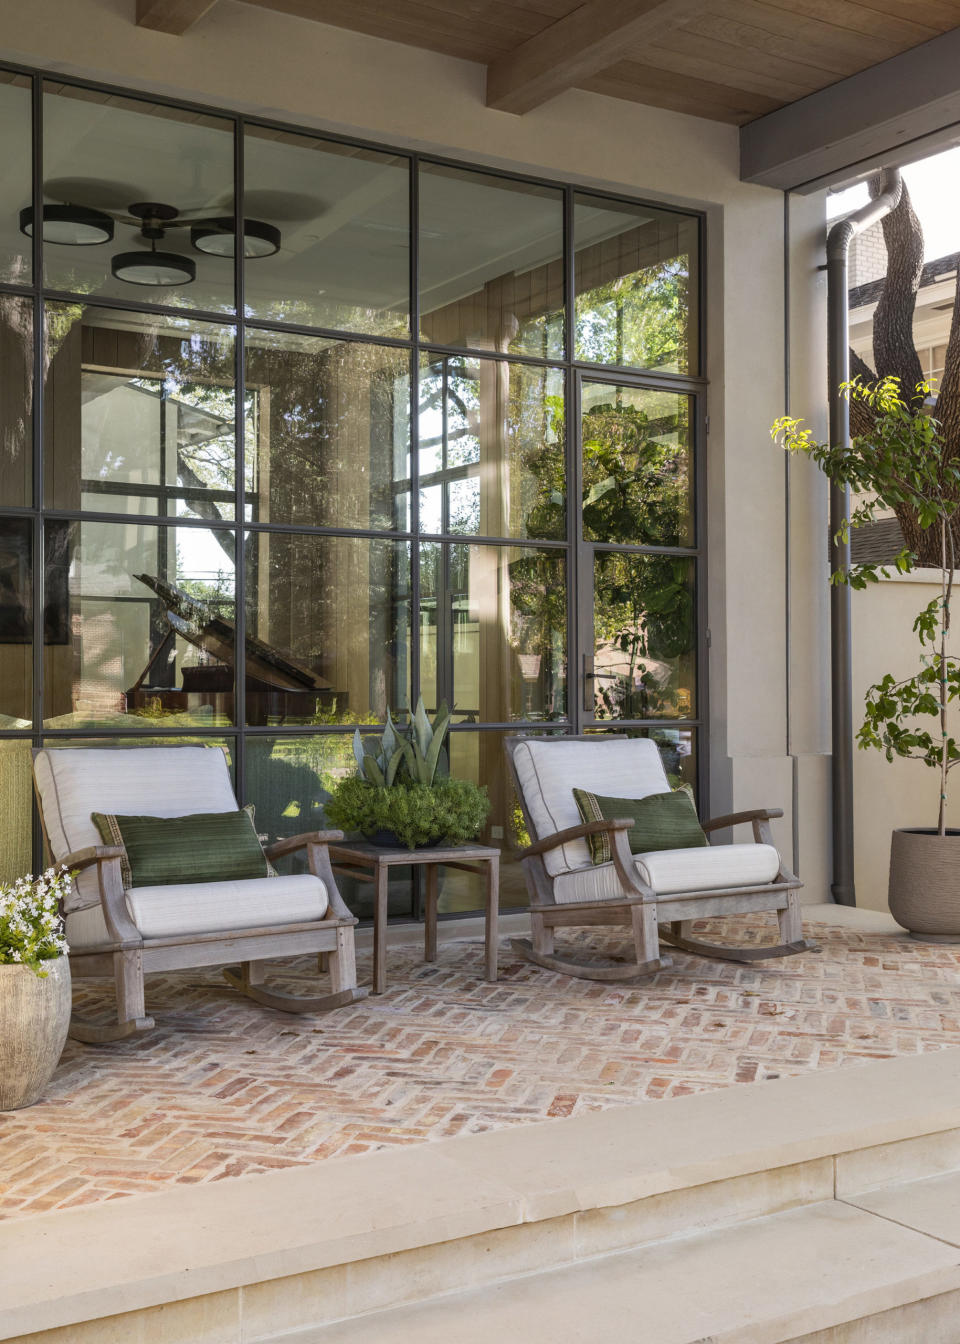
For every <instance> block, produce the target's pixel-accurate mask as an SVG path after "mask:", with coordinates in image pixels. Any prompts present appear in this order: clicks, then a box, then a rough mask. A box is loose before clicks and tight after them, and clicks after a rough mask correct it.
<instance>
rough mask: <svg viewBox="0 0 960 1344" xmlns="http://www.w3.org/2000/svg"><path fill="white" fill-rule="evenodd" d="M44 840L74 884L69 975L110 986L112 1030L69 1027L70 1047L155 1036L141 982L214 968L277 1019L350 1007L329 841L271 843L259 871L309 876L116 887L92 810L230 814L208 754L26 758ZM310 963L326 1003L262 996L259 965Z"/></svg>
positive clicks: (322, 834) (344, 927)
mask: <svg viewBox="0 0 960 1344" xmlns="http://www.w3.org/2000/svg"><path fill="white" fill-rule="evenodd" d="M33 757H34V763H33V769H34V783H35V788H36V792H37V798H38V802H39V806H40V815H41V820H42V823H43V831H44V838H45V839H46V842H47V846H48V848H49V851H50V854H51V856H52V859H53V862H54V863H56V864H58V865H59V864H65V865H66V866H67V867H68V868H70V869H71V870H72V871H74V872H75V873H76V874H77V877H76V882H75V884H74V889H73V892H72V895H71V898H70V903H69V905H68V906H67V908H66V909H65V911H64V914H65V917H66V933H67V941H68V943H69V945H70V967H71V971H72V973H73V975H74V976H77V977H79V978H83V977H86V976H99V977H113V978H114V980H115V982H116V988H117V1021H116V1023H111V1024H104V1025H101V1024H99V1023H94V1022H88V1021H83V1020H81V1019H79V1018H76V1017H74V1018H73V1019H72V1020H71V1024H70V1035H71V1037H73V1039H74V1040H79V1041H87V1042H105V1041H115V1040H119V1039H121V1038H123V1037H125V1036H132V1035H134V1034H135V1033H138V1032H143V1031H148V1030H149V1029H150V1028H152V1027H153V1026H154V1022H153V1019H152V1018H150V1017H148V1016H147V1013H146V1005H145V1001H144V975H145V973H146V972H148V971H168V970H178V969H182V968H188V967H191V968H192V967H200V966H215V965H219V964H221V963H223V962H228V961H230V960H231V959H233V958H238V959H239V962H240V965H239V966H238V967H233V968H230V969H227V970H224V972H223V974H224V976H225V978H226V980H227V981H228V983H229V984H231V985H232V986H234V988H236V989H238V990H239V991H240V992H241V993H242V994H245V995H247V997H248V998H251V999H254V1000H255V1001H256V1002H257V1003H261V1004H264V1005H265V1006H266V1007H269V1008H277V1009H280V1010H281V1011H283V1012H287V1013H318V1012H326V1011H328V1010H330V1009H333V1008H340V1007H343V1006H344V1005H345V1004H348V1003H353V1002H354V1001H355V1000H357V999H360V998H363V997H364V996H365V995H366V993H367V991H366V990H365V989H358V988H357V972H356V963H355V957H354V928H355V926H356V923H357V921H356V919H355V918H354V917H353V915H351V913H350V911H349V910H348V909H347V907H346V905H345V904H344V902H343V899H342V898H341V896H340V893H339V891H338V890H337V884H336V879H335V878H334V875H333V870H332V868H331V866H330V859H329V855H328V852H327V846H328V845H329V844H331V843H336V841H338V840H341V839H342V838H343V837H342V835H341V833H340V832H339V831H312V832H308V833H306V834H304V835H297V836H292V837H290V838H288V839H283V840H279V841H278V842H277V843H276V844H274V845H272V846H270V847H269V848H268V849H266V851H265V853H266V856H267V858H268V859H270V860H273V859H279V858H282V857H284V856H285V855H288V854H293V853H295V852H296V851H300V850H305V851H306V855H307V862H308V866H309V869H310V871H309V873H298V874H295V875H293V876H271V877H258V878H247V879H232V880H228V881H222V882H205V883H180V884H175V885H170V886H154V887H140V888H139V889H138V888H136V887H131V888H129V889H127V890H125V889H124V884H123V869H122V865H121V860H122V859H123V858H124V856H125V852H124V850H123V849H122V848H117V847H115V846H111V845H104V844H103V843H102V839H101V836H100V833H99V832H98V830H97V827H96V825H95V824H94V822H93V820H92V815H91V814H92V813H93V812H103V813H121V814H124V815H136V816H147V817H182V816H189V815H191V814H196V813H211V812H234V811H237V810H238V804H237V800H236V798H235V796H234V793H233V787H232V785H231V782H230V771H229V767H228V765H227V759H226V755H225V753H224V751H223V750H222V749H221V748H216V747H214V748H211V747H202V746H199V747H198V746H171V747H102V748H101V747H94V748H86V747H69V748H61V749H51V748H40V749H37V750H35V751H34V753H33ZM313 954H316V955H317V956H318V957H319V959H320V962H321V963H323V962H324V960H325V961H326V964H327V966H328V969H329V972H330V992H329V993H324V994H318V995H312V996H310V997H302V996H295V995H290V994H285V993H281V992H280V991H278V990H274V989H270V988H268V987H267V986H266V984H265V973H266V968H267V959H270V960H273V959H276V958H281V957H297V956H305V955H313Z"/></svg>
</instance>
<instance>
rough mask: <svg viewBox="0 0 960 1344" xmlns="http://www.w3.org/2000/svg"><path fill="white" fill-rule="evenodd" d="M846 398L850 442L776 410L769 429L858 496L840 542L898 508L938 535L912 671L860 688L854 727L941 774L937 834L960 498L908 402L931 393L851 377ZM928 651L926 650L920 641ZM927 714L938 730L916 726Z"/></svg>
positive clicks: (951, 691)
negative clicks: (852, 415) (863, 429)
mask: <svg viewBox="0 0 960 1344" xmlns="http://www.w3.org/2000/svg"><path fill="white" fill-rule="evenodd" d="M842 390H843V392H844V394H845V395H846V397H847V398H848V400H850V401H859V402H862V403H863V404H864V405H865V406H867V407H868V408H869V409H870V411H871V412H872V417H873V422H874V423H873V426H872V428H871V430H870V432H869V433H868V434H857V435H854V436H853V437H852V438H851V441H850V444H849V446H844V445H838V446H833V445H831V444H827V443H818V442H816V440H815V439H814V438H813V435H812V434H811V432H810V430H809V429H805V428H804V426H803V422H802V420H797V419H793V418H792V417H790V416H784V417H782V418H781V419H780V420H778V421H777V422H776V424H775V425H774V426H773V429H772V431H771V433H772V435H773V437H774V439H775V440H777V441H778V442H779V443H780V444H781V445H782V446H783V447H784V448H785V449H786V450H787V451H788V452H791V453H800V454H802V455H804V456H805V457H809V458H810V459H811V461H813V462H816V463H817V465H818V466H819V467H820V468H821V469H822V470H823V471H824V472H825V473H826V475H827V476H828V477H829V478H830V480H831V481H833V482H834V483H835V484H837V485H841V486H849V487H850V489H851V491H852V492H855V493H856V494H857V495H863V496H865V498H864V499H863V501H862V502H861V503H859V504H858V505H857V507H856V508H855V509H854V510H853V512H852V513H851V515H850V517H849V519H845V520H844V522H843V525H842V527H841V528H840V530H839V532H838V534H837V538H838V540H840V541H843V542H846V541H847V540H848V539H849V535H850V532H851V530H853V529H855V528H858V527H863V526H864V525H865V524H868V523H872V522H873V521H874V520H875V518H876V516H877V513H878V512H879V511H880V510H887V509H893V510H897V509H901V510H903V509H905V510H907V511H908V512H909V513H910V514H912V516H913V517H915V518H916V520H917V522H918V524H919V527H920V528H921V530H923V531H927V530H929V529H934V530H935V535H936V536H937V540H938V541H939V555H940V573H941V591H940V594H939V595H938V596H937V597H935V598H933V599H932V600H931V601H930V602H928V603H927V605H926V606H925V607H924V608H923V609H922V611H920V612H919V613H918V615H917V617H916V619H915V621H914V623H913V630H914V633H915V634H916V636H917V638H918V641H919V643H920V650H921V652H920V655H919V659H920V671H919V672H917V673H916V674H915V675H914V676H912V677H906V678H904V679H903V680H901V681H897V680H896V679H895V678H894V677H893V676H891V675H890V674H889V673H888V674H887V675H886V676H884V677H882V678H881V680H880V681H878V682H877V683H876V684H875V685H873V686H871V687H870V689H869V690H868V691H867V694H866V699H865V705H864V721H863V724H862V725H861V727H860V730H859V732H858V733H857V743H858V745H859V746H860V747H864V748H870V747H872V748H876V749H877V750H880V751H882V752H883V753H884V755H885V756H886V758H887V760H888V761H892V760H893V759H894V757H895V756H900V757H905V758H908V759H911V760H919V761H923V763H924V764H925V765H928V766H931V767H932V768H935V769H937V770H938V771H939V773H940V823H939V824H940V831H941V834H942V833H943V829H944V826H945V803H946V788H947V776H948V772H949V771H950V770H951V769H952V768H953V766H954V765H955V764H956V763H957V762H958V761H960V748H958V746H957V743H956V740H955V738H954V737H953V735H952V734H951V733H950V732H949V731H948V725H947V711H948V707H949V706H950V704H951V703H952V702H953V701H955V700H956V699H957V698H958V696H960V663H958V662H957V660H956V659H954V658H950V657H949V656H948V655H947V636H948V633H949V630H950V600H951V595H952V590H953V574H954V568H955V556H954V543H953V520H954V514H955V513H956V511H957V507H958V502H960V500H958V496H960V466H958V465H957V462H956V461H955V460H954V458H953V457H952V455H951V451H950V448H949V446H948V444H947V442H946V439H945V438H944V436H943V434H942V432H941V429H940V425H939V423H938V422H937V420H936V419H935V417H934V416H932V415H928V414H926V412H925V411H924V410H923V409H922V408H921V409H917V406H918V405H919V404H920V403H922V402H923V401H924V400H925V398H926V397H927V396H928V394H929V392H930V388H929V386H928V385H927V384H926V383H919V384H918V385H917V388H916V397H915V398H914V399H912V400H911V401H910V402H908V401H907V400H905V398H904V397H903V395H902V394H901V389H900V382H899V379H897V378H892V377H891V378H882V379H880V381H879V382H877V383H873V384H864V383H861V382H860V381H859V380H857V379H855V380H854V381H853V382H850V383H845V384H844V385H843V389H842ZM916 566H917V556H916V554H914V553H913V552H911V551H910V550H909V549H907V548H904V550H902V551H901V552H900V554H899V555H898V556H896V558H895V560H894V561H893V566H892V567H893V568H894V569H895V570H896V571H897V572H898V573H900V574H909V573H910V572H911V571H912V570H914V569H915V568H916ZM881 577H883V578H889V577H890V567H888V566H885V565H877V564H861V565H852V566H850V568H849V569H845V570H841V571H838V572H836V573H834V574H833V575H831V582H832V583H835V584H836V583H843V584H848V585H849V586H850V587H851V588H856V589H863V588H866V587H867V585H868V584H872V583H878V582H879V580H880V578H881ZM928 645H929V646H931V648H932V649H933V650H934V652H928V651H927V646H928ZM924 718H933V719H934V720H936V728H937V731H935V732H931V731H930V730H929V728H927V727H925V726H923V724H922V722H918V720H919V721H922V720H923V719H924Z"/></svg>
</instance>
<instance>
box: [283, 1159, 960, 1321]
mask: <svg viewBox="0 0 960 1344" xmlns="http://www.w3.org/2000/svg"><path fill="white" fill-rule="evenodd" d="M952 1179H953V1181H954V1183H956V1182H957V1181H960V1177H957V1176H955V1177H953V1178H952ZM884 1193H886V1192H884ZM953 1193H954V1194H955V1193H956V1191H955V1189H954V1192H953ZM874 1198H875V1199H876V1200H878V1201H879V1199H880V1196H879V1195H876V1196H874ZM908 1203H909V1196H908V1195H907V1194H905V1193H901V1197H900V1207H901V1208H902V1207H903V1206H905V1205H906V1204H908ZM954 1207H955V1206H954ZM953 1218H954V1222H956V1221H957V1215H956V1214H955V1213H954V1215H953ZM509 1338H517V1339H522V1340H523V1344H596V1341H598V1340H616V1341H618V1344H627V1342H628V1341H634V1340H636V1341H644V1344H647V1342H649V1344H654V1341H655V1344H707V1341H709V1344H786V1342H787V1341H792V1342H793V1344H799V1342H800V1341H805V1344H868V1342H869V1344H904V1342H905V1341H907V1340H916V1341H918V1344H919V1341H921V1340H922V1341H923V1344H956V1341H957V1339H958V1338H960V1253H958V1251H957V1249H956V1248H955V1247H954V1246H952V1245H949V1244H947V1243H945V1242H943V1241H941V1240H937V1239H936V1238H935V1237H932V1236H928V1235H926V1234H924V1233H922V1232H918V1231H915V1230H913V1229H912V1228H908V1227H903V1226H900V1225H899V1224H898V1223H895V1222H892V1221H890V1219H889V1218H886V1217H881V1216H878V1215H877V1214H874V1213H869V1212H866V1211H865V1210H864V1209H861V1208H856V1207H852V1206H851V1205H850V1204H847V1203H845V1202H841V1201H837V1200H825V1201H822V1202H820V1203H817V1204H811V1205H807V1206H806V1207H803V1208H798V1209H794V1210H791V1211H789V1212H785V1213H778V1214H772V1215H770V1216H768V1217H763V1218H755V1219H750V1220H748V1221H746V1222H742V1223H739V1224H737V1225H735V1226H732V1227H725V1228H718V1229H714V1230H712V1231H709V1232H701V1233H697V1234H694V1235H690V1236H680V1237H675V1238H671V1239H669V1240H666V1241H663V1242H660V1243H656V1244H650V1245H646V1246H644V1247H642V1248H639V1249H633V1250H628V1251H621V1252H619V1253H616V1254H612V1255H604V1256H599V1257H597V1258H595V1259H593V1260H588V1261H581V1262H580V1263H578V1264H575V1265H571V1266H567V1267H564V1268H558V1269H552V1270H549V1271H547V1272H541V1273H532V1274H525V1275H521V1276H518V1277H514V1278H511V1279H510V1280H508V1281H505V1282H501V1283H499V1284H496V1285H488V1286H486V1287H483V1288H475V1289H472V1290H468V1291H465V1292H459V1293H451V1294H447V1295H445V1296H442V1297H438V1298H434V1299H433V1300H431V1301H426V1302H418V1303H412V1304H410V1305H407V1306H404V1307H399V1308H392V1309H390V1310H387V1311H379V1312H372V1313H365V1314H363V1315H361V1316H357V1317H354V1318H353V1319H352V1320H343V1321H340V1322H338V1323H334V1324H329V1325H326V1326H321V1327H316V1328H312V1329H309V1330H305V1331H297V1332H295V1333H294V1334H290V1333H289V1332H287V1333H284V1334H283V1335H282V1336H281V1335H275V1336H273V1341H276V1344H279V1341H280V1340H281V1339H283V1340H285V1341H287V1344H370V1342H371V1341H373V1340H375V1341H376V1344H411V1341H414V1340H415V1341H416V1344H450V1341H451V1340H456V1341H457V1344H490V1342H491V1341H496V1340H501V1339H509Z"/></svg>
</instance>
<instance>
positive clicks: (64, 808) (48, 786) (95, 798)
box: [33, 747, 237, 909]
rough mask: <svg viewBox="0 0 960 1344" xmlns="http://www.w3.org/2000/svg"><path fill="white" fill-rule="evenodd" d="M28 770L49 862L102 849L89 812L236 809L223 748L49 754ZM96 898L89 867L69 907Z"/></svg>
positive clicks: (175, 813) (169, 813) (171, 813)
mask: <svg viewBox="0 0 960 1344" xmlns="http://www.w3.org/2000/svg"><path fill="white" fill-rule="evenodd" d="M33 769H34V774H35V776H36V780H37V792H38V793H39V795H40V806H41V808H42V810H43V820H44V824H45V826H46V829H47V835H48V837H49V840H50V849H51V851H52V856H53V859H54V862H59V861H60V860H61V859H62V858H63V857H64V855H66V854H70V853H72V852H73V851H74V850H78V849H85V848H86V846H87V845H102V844H103V839H102V837H101V835H100V832H99V831H98V830H97V828H96V826H95V825H94V823H93V821H92V820H91V813H93V812H116V813H120V814H121V815H125V816H141V817H186V816H189V815H190V814H191V813H194V812H235V811H236V809H237V800H236V798H235V796H234V792H233V785H232V784H231V782H230V769H229V767H228V765H227V758H226V754H225V753H224V751H223V749H222V748H221V747H56V748H53V747H46V748H44V749H43V750H42V751H39V752H38V753H37V755H36V758H35V760H34V766H33ZM99 899H100V888H99V883H98V880H97V871H96V869H95V868H88V869H86V870H85V871H84V872H82V873H80V874H79V876H78V877H77V879H76V889H75V891H74V896H73V900H72V901H71V902H70V908H71V909H79V908H80V907H82V906H86V905H92V904H94V903H95V902H98V901H99Z"/></svg>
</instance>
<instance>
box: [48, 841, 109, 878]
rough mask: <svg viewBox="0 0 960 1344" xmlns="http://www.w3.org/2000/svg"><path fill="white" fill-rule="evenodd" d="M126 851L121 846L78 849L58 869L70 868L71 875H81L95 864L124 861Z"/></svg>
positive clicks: (61, 861) (96, 846) (95, 846)
mask: <svg viewBox="0 0 960 1344" xmlns="http://www.w3.org/2000/svg"><path fill="white" fill-rule="evenodd" d="M124 852H125V851H124V850H123V849H121V848H120V846H119V845H88V846H87V847H86V849H76V850H74V852H73V853H72V854H67V855H66V857H65V858H62V859H61V860H60V863H58V864H57V867H58V868H59V867H61V866H62V867H64V868H68V869H69V870H70V872H71V873H80V872H82V871H83V870H84V868H92V867H93V865H94V864H95V863H106V861H107V860H108V859H122V858H123V855H124Z"/></svg>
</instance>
